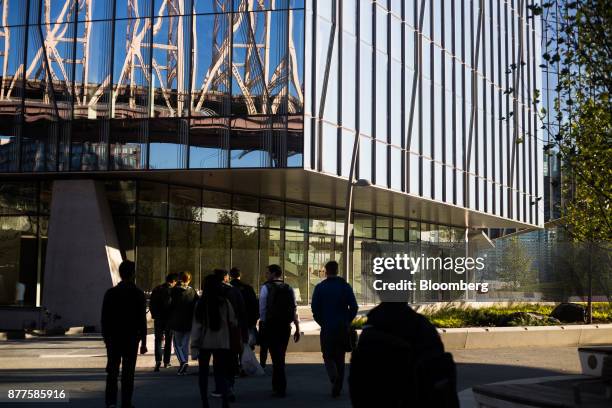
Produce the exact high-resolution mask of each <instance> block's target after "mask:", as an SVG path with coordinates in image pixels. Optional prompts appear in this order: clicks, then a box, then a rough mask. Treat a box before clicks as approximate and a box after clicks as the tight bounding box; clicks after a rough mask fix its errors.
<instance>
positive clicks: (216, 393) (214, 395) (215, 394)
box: [210, 390, 223, 398]
mask: <svg viewBox="0 0 612 408" xmlns="http://www.w3.org/2000/svg"><path fill="white" fill-rule="evenodd" d="M210 396H211V397H213V398H221V397H222V396H223V394H221V393H220V392H219V391H217V390H215V391H213V392H211V393H210Z"/></svg>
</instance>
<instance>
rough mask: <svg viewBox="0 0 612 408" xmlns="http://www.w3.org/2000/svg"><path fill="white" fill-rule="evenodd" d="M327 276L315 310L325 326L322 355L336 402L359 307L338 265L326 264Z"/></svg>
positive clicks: (317, 293) (316, 297)
mask: <svg viewBox="0 0 612 408" xmlns="http://www.w3.org/2000/svg"><path fill="white" fill-rule="evenodd" d="M325 274H326V275H327V278H326V279H325V280H323V281H322V282H321V283H319V284H318V285H317V286H315V288H314V292H313V294H312V306H311V307H312V315H313V317H314V319H315V321H316V322H317V323H318V324H319V326H321V338H320V341H321V351H322V352H323V361H324V362H325V368H326V370H327V375H328V376H329V380H330V381H331V383H332V397H334V398H335V397H337V396H339V395H340V392H341V391H342V384H343V382H344V356H345V353H346V352H347V351H351V337H350V336H351V323H352V321H353V319H354V318H355V316H356V315H357V310H358V307H357V301H356V299H355V293H354V292H353V288H351V285H349V284H348V283H346V281H345V280H344V279H343V278H341V277H340V276H338V263H337V262H336V261H329V262H328V263H327V264H325Z"/></svg>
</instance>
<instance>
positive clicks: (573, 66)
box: [532, 0, 612, 244]
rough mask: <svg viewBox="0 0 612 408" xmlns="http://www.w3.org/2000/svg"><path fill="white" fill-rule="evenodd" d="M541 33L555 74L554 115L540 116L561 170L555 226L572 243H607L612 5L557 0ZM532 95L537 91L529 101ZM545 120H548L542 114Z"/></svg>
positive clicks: (611, 214) (610, 228)
mask: <svg viewBox="0 0 612 408" xmlns="http://www.w3.org/2000/svg"><path fill="white" fill-rule="evenodd" d="M542 7H545V8H546V9H547V11H548V12H549V15H550V16H552V17H551V18H549V19H546V20H545V23H546V26H545V27H544V29H546V30H548V31H549V32H554V33H555V34H556V35H554V36H552V38H550V39H549V40H548V42H547V43H546V44H545V48H544V54H543V59H544V60H545V61H546V64H544V67H545V68H546V69H551V68H552V67H556V68H555V69H556V70H557V71H558V76H559V78H558V83H557V87H556V89H555V91H556V94H557V97H556V100H555V103H554V111H553V112H551V113H549V112H547V111H546V110H542V111H541V117H542V122H543V124H544V126H543V127H544V129H545V131H546V133H547V136H548V140H549V143H548V144H546V145H545V146H544V149H545V151H546V154H549V155H551V156H557V158H558V159H560V162H561V165H562V168H563V170H564V177H563V195H564V198H565V199H566V200H567V201H566V202H565V205H564V208H562V209H561V210H562V220H563V223H562V225H563V226H564V227H565V228H566V230H567V231H568V233H569V234H570V237H571V239H572V240H573V241H575V242H591V243H599V244H607V242H609V241H610V239H611V238H612V183H611V182H610V180H611V179H612V102H611V101H610V94H611V91H612V89H611V88H612V29H611V28H610V27H612V7H610V2H609V1H608V0H581V1H562V0H559V1H556V2H549V3H544V4H542V6H541V7H540V6H532V11H533V13H534V14H540V13H542ZM537 98H539V91H538V92H536V99H537ZM547 116H548V117H547Z"/></svg>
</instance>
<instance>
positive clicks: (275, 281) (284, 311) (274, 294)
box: [259, 265, 300, 397]
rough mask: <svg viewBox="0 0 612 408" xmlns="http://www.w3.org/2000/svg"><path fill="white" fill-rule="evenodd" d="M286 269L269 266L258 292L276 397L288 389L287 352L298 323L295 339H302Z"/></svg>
mask: <svg viewBox="0 0 612 408" xmlns="http://www.w3.org/2000/svg"><path fill="white" fill-rule="evenodd" d="M282 275H283V271H282V269H281V267H280V266H278V265H270V266H268V270H267V272H266V283H265V284H264V285H263V286H262V287H261V290H260V292H259V293H260V295H259V331H260V335H261V336H262V337H263V339H264V342H265V344H266V345H267V346H268V349H269V350H270V356H271V357H272V391H273V392H274V395H275V396H277V397H284V396H285V395H286V392H287V377H286V375H285V355H286V353H287V345H288V344H289V337H290V336H291V323H293V324H294V325H295V334H294V335H293V339H294V341H295V342H298V341H299V340H300V319H299V316H298V313H297V302H296V299H295V292H294V291H293V288H292V287H291V286H289V285H288V284H286V283H285V282H283V280H282V278H281V277H282Z"/></svg>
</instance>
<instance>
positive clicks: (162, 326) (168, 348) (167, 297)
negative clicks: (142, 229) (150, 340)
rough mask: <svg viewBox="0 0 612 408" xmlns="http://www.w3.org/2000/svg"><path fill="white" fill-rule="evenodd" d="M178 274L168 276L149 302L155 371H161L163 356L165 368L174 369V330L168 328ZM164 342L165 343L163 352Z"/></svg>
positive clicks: (153, 292)
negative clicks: (172, 364)
mask: <svg viewBox="0 0 612 408" xmlns="http://www.w3.org/2000/svg"><path fill="white" fill-rule="evenodd" d="M177 280H178V274H176V273H171V274H169V275H168V276H166V282H165V283H162V284H161V285H159V286H156V287H155V289H153V291H152V292H151V300H150V301H149V311H150V312H151V318H152V319H153V322H154V328H155V329H154V333H155V369H154V371H156V372H157V371H159V367H160V366H161V362H162V354H163V360H164V368H167V367H172V366H171V365H170V356H171V355H172V330H170V327H168V323H169V320H170V313H171V312H172V296H171V291H172V288H173V287H174V286H175V285H176V281H177ZM162 342H163V343H164V347H163V351H162Z"/></svg>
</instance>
